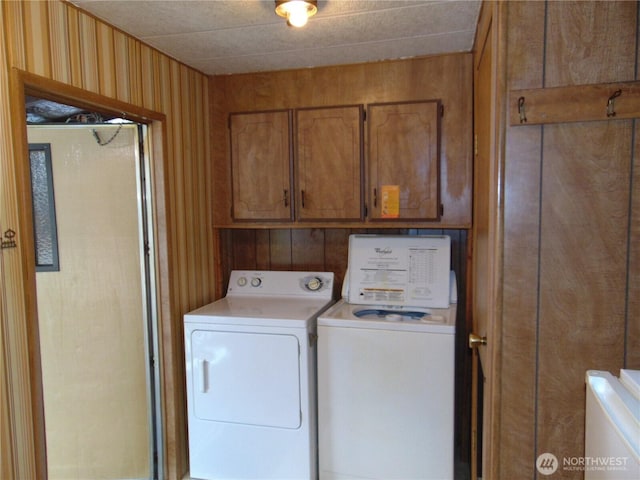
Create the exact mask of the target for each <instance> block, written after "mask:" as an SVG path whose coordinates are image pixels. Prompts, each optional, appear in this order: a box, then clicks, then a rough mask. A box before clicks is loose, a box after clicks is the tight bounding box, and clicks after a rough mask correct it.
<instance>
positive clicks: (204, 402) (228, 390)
mask: <svg viewBox="0 0 640 480" xmlns="http://www.w3.org/2000/svg"><path fill="white" fill-rule="evenodd" d="M332 292H333V273H327V272H277V271H233V272H232V273H231V276H230V280H229V287H228V290H227V295H226V296H225V297H224V298H222V299H220V300H218V301H216V302H213V303H211V304H209V305H206V306H204V307H202V308H199V309H197V310H195V311H193V312H190V313H188V314H186V315H185V317H184V329H185V353H186V376H187V413H188V427H189V463H190V476H191V478H199V479H212V480H213V479H258V478H259V479H270V478H271V479H275V478H277V479H314V478H316V477H317V440H316V439H317V428H316V390H315V385H316V374H315V368H316V365H315V358H316V355H315V348H316V347H315V334H316V319H317V316H318V314H319V313H320V312H322V311H323V310H325V309H326V308H327V307H328V306H329V305H330V304H331V303H332Z"/></svg>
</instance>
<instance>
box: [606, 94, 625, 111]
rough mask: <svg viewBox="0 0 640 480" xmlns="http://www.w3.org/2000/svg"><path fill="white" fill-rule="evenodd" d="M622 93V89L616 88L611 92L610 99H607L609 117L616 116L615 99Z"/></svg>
mask: <svg viewBox="0 0 640 480" xmlns="http://www.w3.org/2000/svg"><path fill="white" fill-rule="evenodd" d="M620 95H622V90H616V91H615V92H613V93H612V94H611V96H610V97H609V100H607V117H615V116H616V111H615V110H614V108H615V99H616V98H618V97H619V96H620Z"/></svg>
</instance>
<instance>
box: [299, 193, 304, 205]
mask: <svg viewBox="0 0 640 480" xmlns="http://www.w3.org/2000/svg"><path fill="white" fill-rule="evenodd" d="M300 201H301V203H302V208H304V190H300Z"/></svg>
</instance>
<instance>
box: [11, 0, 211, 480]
mask: <svg viewBox="0 0 640 480" xmlns="http://www.w3.org/2000/svg"><path fill="white" fill-rule="evenodd" d="M0 25H1V26H0V31H2V35H0V131H2V135H1V136H0V172H2V174H1V175H0V227H1V233H4V232H5V231H7V230H10V229H11V230H13V231H15V232H16V236H15V240H16V243H17V246H16V247H15V248H8V249H2V250H0V264H1V265H2V268H1V270H0V275H1V276H2V278H1V282H0V289H1V290H2V293H1V295H0V304H1V305H0V307H1V308H0V312H1V313H0V321H1V325H0V331H1V333H2V335H1V343H0V358H2V359H3V360H2V363H1V364H0V366H1V368H2V372H1V373H2V382H3V386H4V385H6V386H8V388H7V389H4V388H2V389H0V390H1V392H2V393H0V409H1V410H0V441H2V452H3V456H2V462H1V463H2V466H1V472H2V473H3V474H4V473H5V472H6V471H10V472H11V474H10V475H6V478H45V472H44V467H43V465H44V462H45V451H44V445H43V441H44V438H43V435H42V433H43V428H44V420H43V416H42V405H41V399H40V392H39V382H40V373H39V369H38V362H39V358H38V357H39V354H38V349H37V347H36V346H35V342H37V339H38V332H37V328H35V327H34V326H35V325H36V313H35V292H34V291H32V289H33V288H34V287H35V280H34V274H33V271H32V268H33V267H32V266H30V265H32V264H31V263H30V262H32V260H29V257H28V255H29V254H30V252H31V249H30V248H28V247H30V245H29V241H28V239H29V235H28V233H27V231H28V230H27V229H30V228H31V225H29V221H28V220H27V218H28V217H27V216H26V214H25V210H26V207H25V205H28V202H26V201H25V192H24V191H23V189H24V188H25V185H26V183H25V178H26V175H25V170H24V163H22V162H24V161H25V160H24V158H23V157H22V153H23V151H24V148H26V138H23V137H22V132H23V130H24V129H25V118H24V116H23V115H20V114H15V115H14V112H20V109H21V108H22V107H21V104H22V102H24V98H23V97H22V95H21V90H20V88H19V87H20V86H21V85H22V83H21V82H23V81H26V82H28V83H29V85H30V86H34V85H36V86H37V87H38V88H39V89H43V90H46V91H50V93H51V94H57V95H59V96H61V97H62V98H66V96H71V97H72V98H78V99H83V100H85V101H86V102H89V103H91V104H100V105H104V106H105V107H109V110H110V111H115V112H118V111H122V110H121V109H124V111H127V112H131V113H133V114H135V115H136V116H137V117H138V118H139V119H141V120H142V117H143V116H146V119H147V121H148V122H149V124H150V128H151V131H152V134H153V148H154V152H157V153H158V155H157V156H156V157H154V162H155V163H154V165H153V175H154V176H153V182H154V187H155V188H156V190H155V191H156V193H158V194H159V195H160V196H156V199H157V202H156V204H155V205H154V212H153V215H154V219H155V221H156V228H157V235H158V248H159V254H158V258H156V261H157V266H158V272H159V276H160V283H159V287H158V295H159V297H158V298H159V305H158V307H159V312H160V323H161V325H160V330H161V334H160V337H161V340H160V341H161V349H162V355H161V361H162V367H161V371H162V395H163V402H162V407H163V412H162V415H163V423H164V434H165V441H166V445H165V455H164V459H165V461H166V465H165V476H166V478H168V479H177V478H182V477H183V475H184V474H185V473H186V472H187V469H188V465H187V447H186V444H187V442H186V438H187V429H186V415H185V413H184V412H185V410H186V407H185V389H184V347H183V341H182V315H183V314H184V313H186V312H188V311H190V310H192V309H194V308H196V307H197V306H199V305H202V304H204V303H207V302H208V301H211V300H212V299H213V295H214V293H213V292H214V290H215V286H214V283H215V275H214V267H215V257H214V250H213V249H212V248H211V246H212V244H213V235H212V229H211V221H210V219H211V208H212V205H214V202H213V201H212V197H211V189H210V184H211V182H212V175H211V171H210V165H211V160H210V152H209V136H208V132H209V115H208V88H207V87H208V78H207V76H205V75H204V74H202V73H201V72H198V71H196V70H194V69H192V68H189V67H187V66H186V65H184V64H181V63H179V62H177V61H176V60H174V59H172V58H170V57H168V56H167V55H164V54H162V53H160V52H159V51H157V50H154V49H152V48H151V47H149V46H148V45H145V44H144V43H143V42H141V41H139V40H137V39H135V38H133V37H131V36H128V35H127V34H125V33H124V32H122V31H121V30H118V29H116V28H114V27H112V26H110V25H108V24H105V23H104V22H102V21H100V20H99V19H97V18H95V17H93V16H91V15H88V14H86V13H83V12H82V11H81V10H79V9H77V8H76V7H74V6H72V5H71V4H70V3H68V2H63V1H60V0H52V1H46V2H32V1H3V2H0ZM23 141H24V142H25V145H24V146H20V142H23ZM25 157H26V156H25ZM5 452H8V454H7V455H5Z"/></svg>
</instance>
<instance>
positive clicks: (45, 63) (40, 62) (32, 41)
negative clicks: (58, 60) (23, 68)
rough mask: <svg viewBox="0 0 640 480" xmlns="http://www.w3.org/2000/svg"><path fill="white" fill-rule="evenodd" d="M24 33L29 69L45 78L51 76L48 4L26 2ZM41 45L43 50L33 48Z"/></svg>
mask: <svg viewBox="0 0 640 480" xmlns="http://www.w3.org/2000/svg"><path fill="white" fill-rule="evenodd" d="M24 22H25V25H24V31H25V44H26V45H27V47H28V48H27V49H26V50H25V53H26V59H27V69H28V70H29V71H31V72H33V73H36V74H38V75H42V76H43V77H49V76H51V62H50V58H51V57H50V53H49V52H50V51H51V48H50V45H49V18H48V9H47V4H46V2H24ZM33 45H41V46H42V48H33Z"/></svg>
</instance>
